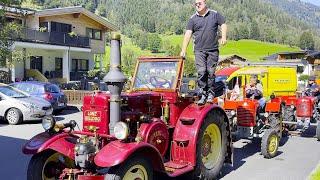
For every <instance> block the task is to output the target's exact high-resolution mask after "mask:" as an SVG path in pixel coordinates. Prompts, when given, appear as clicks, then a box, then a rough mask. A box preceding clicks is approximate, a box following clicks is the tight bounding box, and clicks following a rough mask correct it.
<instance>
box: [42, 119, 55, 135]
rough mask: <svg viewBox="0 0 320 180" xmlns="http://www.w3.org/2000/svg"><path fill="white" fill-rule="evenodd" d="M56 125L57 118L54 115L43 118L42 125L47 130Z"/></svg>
mask: <svg viewBox="0 0 320 180" xmlns="http://www.w3.org/2000/svg"><path fill="white" fill-rule="evenodd" d="M55 125H56V120H55V119H54V118H53V117H52V116H45V117H43V119H42V127H43V129H44V130H45V131H47V130H50V129H53V128H54V126H55Z"/></svg>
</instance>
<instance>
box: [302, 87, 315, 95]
mask: <svg viewBox="0 0 320 180" xmlns="http://www.w3.org/2000/svg"><path fill="white" fill-rule="evenodd" d="M304 94H305V96H312V95H313V92H312V89H310V88H308V89H306V90H305V92H304Z"/></svg>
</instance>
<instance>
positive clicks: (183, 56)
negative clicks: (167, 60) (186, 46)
mask: <svg viewBox="0 0 320 180" xmlns="http://www.w3.org/2000/svg"><path fill="white" fill-rule="evenodd" d="M180 56H181V57H182V58H183V59H185V58H186V52H185V51H181V52H180Z"/></svg>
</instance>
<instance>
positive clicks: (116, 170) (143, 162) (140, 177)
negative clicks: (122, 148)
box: [104, 156, 153, 180]
mask: <svg viewBox="0 0 320 180" xmlns="http://www.w3.org/2000/svg"><path fill="white" fill-rule="evenodd" d="M104 179H105V180H152V179H153V168H152V165H151V163H150V161H149V160H148V159H146V158H145V157H142V156H134V157H132V158H130V159H128V160H127V161H126V162H124V163H122V164H121V165H119V166H116V167H112V168H110V170H109V172H108V174H107V175H105V178H104Z"/></svg>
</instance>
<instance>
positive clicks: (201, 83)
mask: <svg viewBox="0 0 320 180" xmlns="http://www.w3.org/2000/svg"><path fill="white" fill-rule="evenodd" d="M194 6H195V8H196V13H195V14H194V15H193V16H191V18H190V19H189V22H188V25H187V30H186V33H185V36H184V40H183V44H182V50H181V53H180V55H181V56H182V57H185V55H186V50H187V47H188V44H189V42H190V39H191V36H192V35H193V38H194V54H195V61H196V69H197V73H198V87H199V88H200V93H201V98H200V100H199V101H198V104H199V105H204V104H205V103H206V102H209V103H212V102H213V99H214V83H215V74H214V73H215V67H216V65H217V62H218V59H219V43H218V26H221V31H222V38H221V40H220V44H221V45H224V44H226V42H227V25H226V24H225V18H224V17H223V16H222V15H221V14H220V13H218V12H217V11H214V10H211V9H209V8H208V7H207V5H206V0H196V1H195V3H194Z"/></svg>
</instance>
